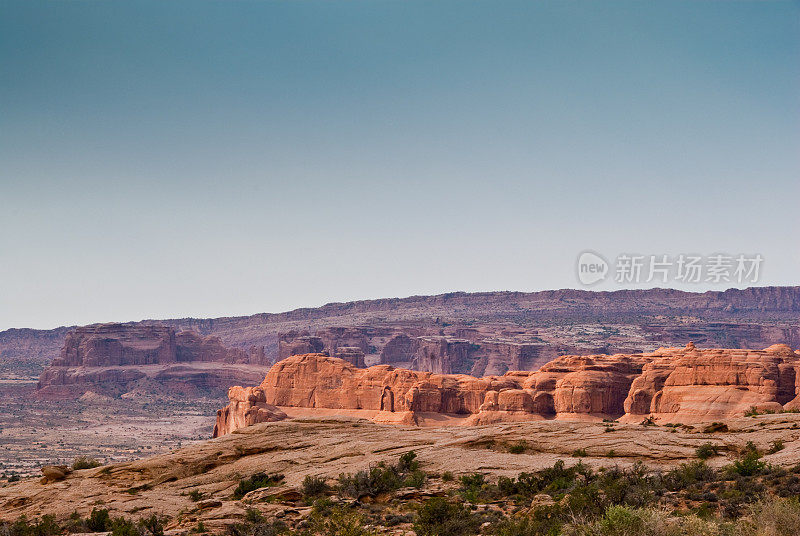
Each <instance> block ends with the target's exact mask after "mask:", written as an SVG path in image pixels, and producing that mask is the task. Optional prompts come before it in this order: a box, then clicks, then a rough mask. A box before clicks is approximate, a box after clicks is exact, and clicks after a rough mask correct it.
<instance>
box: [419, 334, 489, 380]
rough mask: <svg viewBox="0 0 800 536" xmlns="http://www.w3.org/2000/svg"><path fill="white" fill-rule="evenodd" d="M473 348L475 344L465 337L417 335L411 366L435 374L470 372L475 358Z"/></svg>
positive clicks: (475, 348) (475, 347)
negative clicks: (415, 351)
mask: <svg viewBox="0 0 800 536" xmlns="http://www.w3.org/2000/svg"><path fill="white" fill-rule="evenodd" d="M475 350H477V346H476V345H473V344H472V343H471V342H469V341H468V340H465V339H455V338H451V337H444V336H429V337H419V339H418V346H417V353H416V355H415V356H414V360H413V361H412V363H411V368H412V369H414V370H423V371H428V372H435V373H437V374H453V373H454V372H460V373H466V372H470V371H471V370H472V367H473V365H474V364H475V361H476V360H477V356H476V355H475Z"/></svg>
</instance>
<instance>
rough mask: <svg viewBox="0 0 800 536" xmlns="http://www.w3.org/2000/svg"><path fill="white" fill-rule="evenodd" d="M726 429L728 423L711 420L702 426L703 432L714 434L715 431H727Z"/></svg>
mask: <svg viewBox="0 0 800 536" xmlns="http://www.w3.org/2000/svg"><path fill="white" fill-rule="evenodd" d="M727 431H728V425H727V424H725V423H723V422H712V423H711V424H709V425H707V426H706V427H705V428H703V433H704V434H715V433H717V432H727Z"/></svg>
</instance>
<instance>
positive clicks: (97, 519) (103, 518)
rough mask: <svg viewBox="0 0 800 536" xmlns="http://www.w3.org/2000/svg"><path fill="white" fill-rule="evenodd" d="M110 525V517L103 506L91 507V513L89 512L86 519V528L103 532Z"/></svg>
mask: <svg viewBox="0 0 800 536" xmlns="http://www.w3.org/2000/svg"><path fill="white" fill-rule="evenodd" d="M110 526H111V518H110V516H109V515H108V510H106V509H105V508H103V509H100V510H98V509H97V508H92V513H91V514H89V519H88V520H87V521H86V528H88V529H89V530H90V531H91V532H105V531H107V530H109V527H110Z"/></svg>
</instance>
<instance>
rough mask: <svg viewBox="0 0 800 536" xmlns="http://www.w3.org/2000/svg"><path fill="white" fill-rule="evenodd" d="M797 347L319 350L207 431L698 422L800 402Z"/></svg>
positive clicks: (276, 372)
mask: <svg viewBox="0 0 800 536" xmlns="http://www.w3.org/2000/svg"><path fill="white" fill-rule="evenodd" d="M799 372H800V354H798V353H796V352H794V351H792V349H791V348H789V347H788V346H786V345H774V346H771V347H769V348H767V349H766V350H724V349H708V350H700V349H697V348H696V347H695V346H694V345H693V344H689V345H687V346H686V347H685V348H664V349H660V350H658V351H656V352H653V353H650V354H634V355H612V356H608V355H593V356H561V357H559V358H558V359H555V360H553V361H551V362H549V363H547V364H545V365H544V366H543V367H542V368H541V369H540V370H538V371H535V372H523V371H517V372H507V373H506V374H504V375H502V376H486V377H483V378H475V377H472V376H467V375H463V374H461V375H460V374H451V375H447V374H434V373H431V372H420V371H412V370H406V369H398V368H394V367H392V366H390V365H376V366H373V367H370V368H368V369H358V368H356V367H355V366H353V365H352V364H351V363H348V362H346V361H344V360H342V359H337V358H334V357H329V356H327V355H324V354H304V355H299V356H291V357H289V358H287V359H284V360H283V361H280V362H279V363H276V364H275V365H274V366H273V367H272V368H271V369H270V371H269V373H268V374H267V376H266V377H265V378H264V381H263V382H261V384H260V385H259V386H258V387H255V388H248V389H242V388H239V387H237V388H233V389H231V391H230V392H229V397H230V400H231V403H230V404H229V405H228V406H227V407H226V408H224V409H223V410H220V411H219V412H218V415H217V423H216V426H215V428H214V437H217V436H221V435H224V434H227V433H230V432H232V431H235V430H237V429H239V428H241V427H242V426H248V425H251V424H254V423H256V422H268V421H274V420H280V419H283V418H285V413H286V411H283V412H281V411H280V410H279V409H278V408H284V407H285V408H314V409H326V410H337V411H338V412H340V413H341V414H343V415H359V416H365V413H364V412H365V411H366V412H371V413H370V414H369V417H370V418H371V419H372V420H374V421H375V422H385V423H391V422H393V423H403V424H424V422H422V421H425V420H430V414H442V415H445V416H462V417H467V418H466V419H464V418H462V419H457V418H456V419H450V422H452V423H459V424H488V423H494V422H509V421H517V420H539V419H562V420H602V419H621V420H622V421H626V422H640V421H642V420H644V419H647V418H652V419H654V420H655V421H663V422H704V421H708V422H710V421H714V420H724V419H729V418H735V417H741V416H742V415H744V413H745V412H746V411H748V410H749V409H751V408H755V409H757V410H759V411H780V410H783V409H794V408H798V407H800V397H798V393H799V392H800V382H798V381H796V378H797V376H798V373H799Z"/></svg>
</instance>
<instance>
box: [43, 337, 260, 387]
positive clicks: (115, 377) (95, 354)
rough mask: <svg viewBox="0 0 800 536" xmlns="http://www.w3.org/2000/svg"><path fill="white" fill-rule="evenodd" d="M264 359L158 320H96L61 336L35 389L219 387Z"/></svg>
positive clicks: (240, 378)
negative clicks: (155, 322)
mask: <svg viewBox="0 0 800 536" xmlns="http://www.w3.org/2000/svg"><path fill="white" fill-rule="evenodd" d="M267 364H268V358H267V357H266V356H265V354H264V350H263V348H262V347H251V348H250V349H249V350H244V349H241V348H227V347H225V346H223V344H222V342H221V341H220V339H219V338H218V337H214V336H207V337H204V336H202V335H199V334H197V333H195V332H192V331H181V332H178V333H176V331H175V329H174V328H171V327H168V326H163V325H136V324H98V325H92V326H86V327H82V328H78V329H76V330H74V331H71V332H69V333H68V334H67V335H66V338H65V342H64V346H63V347H62V349H61V353H60V355H59V357H57V358H56V359H54V360H53V363H52V365H51V366H49V367H47V368H46V369H45V370H44V371H43V372H42V374H41V376H40V378H39V383H38V393H39V395H40V396H43V397H51V398H61V397H69V398H76V397H78V396H81V395H82V394H83V393H85V392H88V391H93V392H97V393H101V394H105V395H111V396H117V395H121V394H124V393H126V392H128V391H130V390H131V389H137V388H139V389H138V390H139V391H142V390H144V391H147V390H148V389H150V390H153V389H155V391H159V390H160V391H162V392H172V393H185V392H193V391H197V390H201V391H220V390H223V391H224V390H226V389H227V388H228V387H230V386H231V385H234V384H235V383H242V382H245V381H247V380H248V379H250V380H251V381H252V380H253V379H254V378H258V377H259V376H260V374H263V371H265V370H266V366H265V365H267ZM256 381H257V380H256Z"/></svg>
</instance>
